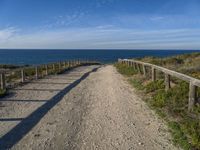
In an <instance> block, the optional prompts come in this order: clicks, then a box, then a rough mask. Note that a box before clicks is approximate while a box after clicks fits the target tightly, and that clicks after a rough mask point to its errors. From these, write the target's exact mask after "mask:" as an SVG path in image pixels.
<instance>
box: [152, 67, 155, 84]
mask: <svg viewBox="0 0 200 150" xmlns="http://www.w3.org/2000/svg"><path fill="white" fill-rule="evenodd" d="M151 72H152V73H151V77H152V81H156V69H155V68H154V67H152V71H151Z"/></svg>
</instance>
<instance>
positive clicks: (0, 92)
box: [0, 89, 6, 97]
mask: <svg viewBox="0 0 200 150" xmlns="http://www.w3.org/2000/svg"><path fill="white" fill-rule="evenodd" d="M5 95H6V90H2V89H0V97H3V96H5Z"/></svg>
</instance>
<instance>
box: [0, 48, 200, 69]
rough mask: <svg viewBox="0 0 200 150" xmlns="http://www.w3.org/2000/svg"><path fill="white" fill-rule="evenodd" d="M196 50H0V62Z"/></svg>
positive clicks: (105, 59)
mask: <svg viewBox="0 0 200 150" xmlns="http://www.w3.org/2000/svg"><path fill="white" fill-rule="evenodd" d="M191 52H200V51H198V50H56V49H55V50H46V49H45V50H38V49H37V50H33V49H27V50H25V49H23V50H19V49H12V50H10V49H9V50H6V49H1V50H0V64H14V65H38V64H45V63H50V62H58V61H63V60H72V59H89V60H97V61H100V62H102V63H112V62H115V61H117V59H118V58H138V57H145V56H156V57H167V56H173V55H178V54H185V53H191Z"/></svg>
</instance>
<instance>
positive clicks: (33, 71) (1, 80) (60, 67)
mask: <svg viewBox="0 0 200 150" xmlns="http://www.w3.org/2000/svg"><path fill="white" fill-rule="evenodd" d="M92 64H99V63H98V62H96V61H88V60H86V61H85V60H84V61H82V60H70V61H63V62H57V63H50V64H43V65H37V66H30V67H20V68H17V69H10V70H0V89H2V90H6V89H8V88H12V87H15V86H16V85H18V84H22V83H25V82H29V81H31V80H34V79H36V80H37V79H39V78H42V77H44V76H48V75H51V74H57V73H62V72H64V71H66V70H68V69H70V68H74V67H78V66H83V65H92Z"/></svg>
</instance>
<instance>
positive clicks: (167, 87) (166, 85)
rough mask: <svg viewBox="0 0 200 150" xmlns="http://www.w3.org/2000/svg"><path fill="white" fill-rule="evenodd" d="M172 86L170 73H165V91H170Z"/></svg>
mask: <svg viewBox="0 0 200 150" xmlns="http://www.w3.org/2000/svg"><path fill="white" fill-rule="evenodd" d="M170 87H171V85H170V75H168V74H166V73H165V91H168V90H169V89H170Z"/></svg>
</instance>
